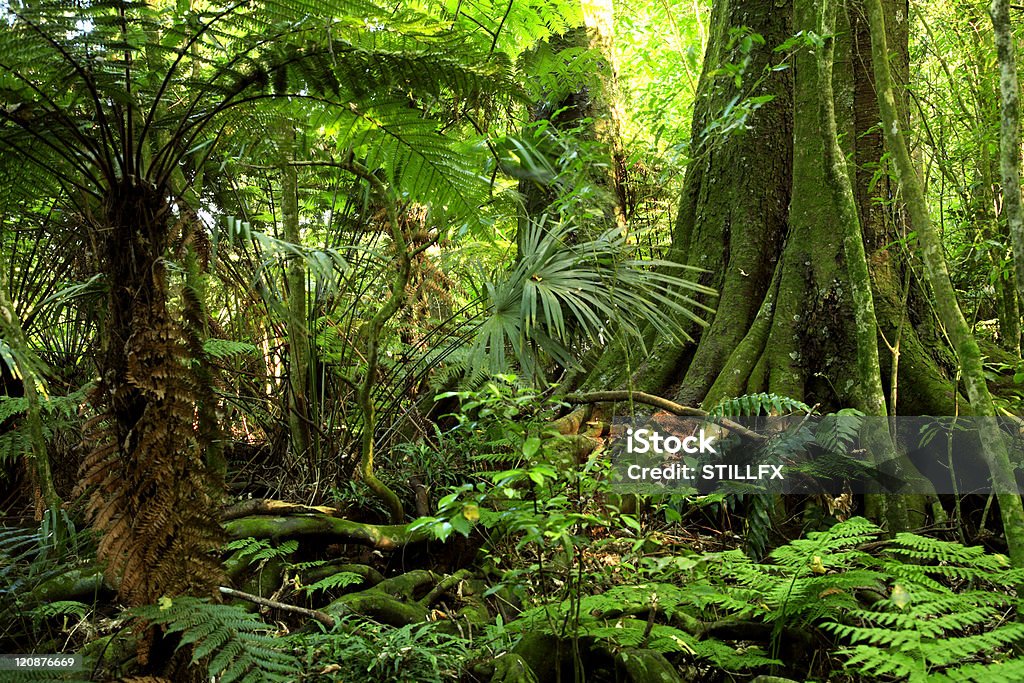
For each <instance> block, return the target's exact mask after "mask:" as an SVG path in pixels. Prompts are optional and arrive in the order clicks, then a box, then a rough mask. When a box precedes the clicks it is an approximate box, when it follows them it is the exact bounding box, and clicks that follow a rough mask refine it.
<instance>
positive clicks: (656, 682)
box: [615, 648, 683, 683]
mask: <svg viewBox="0 0 1024 683" xmlns="http://www.w3.org/2000/svg"><path fill="white" fill-rule="evenodd" d="M615 668H616V669H617V671H618V673H619V674H620V675H621V676H622V677H623V678H625V680H627V681H631V683H683V678H682V677H681V676H680V675H679V672H678V671H676V668H675V667H674V666H672V664H671V663H670V662H669V661H668V660H667V659H665V655H663V654H661V653H660V652H658V651H657V650H643V649H638V648H627V649H624V650H621V651H619V652H618V653H617V654H616V655H615Z"/></svg>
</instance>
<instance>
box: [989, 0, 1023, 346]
mask: <svg viewBox="0 0 1024 683" xmlns="http://www.w3.org/2000/svg"><path fill="white" fill-rule="evenodd" d="M989 14H990V15H991V17H992V30H993V34H994V36H995V42H996V53H997V55H998V57H999V92H1000V95H1001V101H1002V117H1001V119H1000V127H999V171H1000V175H1001V176H1002V181H1003V213H1004V214H1005V215H1006V224H1007V226H1008V228H1009V232H1010V242H1011V244H1012V245H1013V264H1014V273H1015V274H1016V280H1017V283H1016V284H1017V300H1018V301H1024V207H1022V206H1021V196H1020V85H1019V84H1018V82H1017V55H1016V52H1015V49H1016V48H1015V46H1014V44H1013V30H1012V27H1011V26H1010V3H1009V1H1008V0H992V3H991V4H990V5H989ZM1018 348H1019V340H1018Z"/></svg>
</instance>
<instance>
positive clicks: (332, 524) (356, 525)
mask: <svg viewBox="0 0 1024 683" xmlns="http://www.w3.org/2000/svg"><path fill="white" fill-rule="evenodd" d="M223 526H224V531H225V532H226V533H227V536H228V538H230V539H232V540H234V539H238V538H247V537H250V536H251V537H253V538H264V539H271V540H280V539H287V538H295V537H298V536H331V537H334V538H336V539H338V540H339V541H341V542H343V543H359V544H361V545H367V546H370V547H371V548H376V549H378V550H396V549H398V548H402V547H405V546H407V545H410V544H412V543H417V542H420V541H425V540H427V538H428V534H427V532H426V531H425V530H413V529H412V528H411V526H412V525H410V524H387V525H383V524H363V523H361V522H352V521H349V520H347V519H338V518H336V517H328V516H327V515H324V514H320V513H316V514H312V515H301V516H300V515H292V516H287V517H281V516H277V515H266V516H264V515H254V516H249V517H240V518H238V519H231V520H228V521H226V522H224V524H223Z"/></svg>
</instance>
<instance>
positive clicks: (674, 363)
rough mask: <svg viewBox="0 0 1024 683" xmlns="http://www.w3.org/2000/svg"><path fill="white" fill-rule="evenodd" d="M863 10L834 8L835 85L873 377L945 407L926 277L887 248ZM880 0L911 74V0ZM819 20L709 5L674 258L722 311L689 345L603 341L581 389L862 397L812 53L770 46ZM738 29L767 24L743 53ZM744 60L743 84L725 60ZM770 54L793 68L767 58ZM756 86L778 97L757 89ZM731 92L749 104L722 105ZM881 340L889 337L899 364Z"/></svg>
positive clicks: (917, 410)
mask: <svg viewBox="0 0 1024 683" xmlns="http://www.w3.org/2000/svg"><path fill="white" fill-rule="evenodd" d="M863 12H864V8H863V5H862V4H861V2H851V3H848V4H847V11H846V12H841V13H840V16H839V17H838V29H837V33H838V36H839V37H838V41H837V45H836V61H835V69H834V71H835V73H834V79H833V85H834V90H835V116H836V125H837V131H838V133H839V139H840V142H841V145H842V149H843V151H844V152H845V153H846V155H847V156H849V157H850V158H851V160H852V161H853V166H852V168H853V172H852V176H853V178H852V180H853V192H854V196H855V199H856V205H857V211H858V218H859V221H860V224H861V228H862V231H863V233H864V245H865V250H866V257H867V261H868V264H869V266H870V272H871V279H872V286H873V295H874V302H875V308H876V318H877V323H878V327H879V330H880V331H881V333H882V334H881V335H879V338H878V343H879V345H880V346H879V363H880V367H881V371H882V379H883V382H884V385H885V388H886V395H887V397H888V398H889V401H890V403H891V402H892V399H893V397H895V399H896V405H895V409H894V407H893V406H890V407H889V408H890V411H891V412H892V413H893V414H895V413H897V412H899V413H904V414H951V413H952V411H953V409H954V400H955V397H956V391H955V385H954V382H953V381H952V380H951V377H952V376H953V372H952V371H951V368H952V367H953V365H954V363H953V360H952V357H951V354H950V353H949V351H948V349H946V348H945V347H944V346H943V344H942V343H941V341H940V335H939V332H938V329H937V325H936V322H935V319H934V316H933V315H932V314H931V313H930V309H929V307H928V306H927V305H926V301H925V299H924V296H923V293H922V290H921V285H920V283H917V282H916V281H914V280H913V278H911V277H910V276H909V274H908V273H909V268H908V263H907V259H908V258H909V257H908V256H907V255H906V253H907V252H906V250H904V249H901V248H900V247H899V246H898V244H897V246H894V243H898V241H899V238H900V237H901V235H902V234H903V232H904V231H905V228H903V221H902V211H901V209H900V208H899V207H898V206H894V205H893V203H892V201H891V197H892V196H895V195H893V194H890V191H891V189H892V188H890V186H889V181H888V176H887V174H886V173H885V172H884V171H885V170H886V169H884V168H882V158H883V140H882V137H881V134H880V132H879V115H878V107H877V102H876V100H875V97H874V84H873V75H872V73H871V70H870V41H869V40H868V33H867V26H866V23H865V21H864V15H863ZM886 12H887V16H890V17H891V18H892V21H891V27H890V34H891V42H892V44H893V45H896V46H898V48H897V56H896V59H895V62H896V64H895V67H894V70H895V72H896V73H897V74H898V77H900V78H904V79H905V78H906V71H907V67H906V65H907V56H906V45H907V16H908V14H907V6H906V2H905V1H901V0H886ZM816 23H817V22H816V17H815V14H814V11H813V5H812V3H809V2H803V1H797V2H795V1H794V0H778V1H777V2H774V3H764V2H759V1H755V0H732V1H728V2H726V1H723V0H720V1H718V2H715V3H714V6H713V8H712V15H711V22H710V30H709V41H708V48H707V54H706V57H705V64H704V70H703V73H702V75H701V80H700V84H699V86H698V93H697V98H696V102H697V104H696V109H695V112H694V119H693V128H692V143H691V147H692V157H693V161H692V162H691V164H690V166H689V167H688V169H687V177H686V180H685V184H684V191H683V197H682V201H681V203H680V210H679V215H678V221H677V225H676V229H675V232H674V234H673V249H672V254H671V258H673V259H675V260H677V261H680V262H683V263H687V264H689V265H693V266H698V267H701V268H704V269H706V271H707V272H706V273H705V274H703V275H702V276H701V279H702V281H703V283H704V284H708V285H710V286H712V287H714V288H716V289H717V290H718V291H719V297H718V299H717V301H712V302H709V303H711V304H712V305H714V306H715V307H716V308H717V312H716V313H715V314H714V315H713V316H712V317H711V319H710V320H709V323H710V324H709V325H708V327H706V328H704V329H703V330H702V329H701V328H699V327H697V326H695V325H689V331H690V332H691V334H693V336H694V337H695V338H696V341H695V342H694V343H690V344H685V345H679V344H674V343H670V342H668V341H665V340H659V339H653V338H652V339H650V347H651V351H650V352H649V353H646V354H643V355H642V356H641V355H639V354H637V355H636V356H633V357H631V356H630V354H629V351H628V350H623V349H621V348H616V347H615V346H614V345H613V346H611V347H609V349H608V350H607V351H606V352H605V354H604V355H603V356H602V358H600V359H599V360H598V361H597V363H596V365H595V367H594V368H593V369H592V371H591V372H590V374H589V376H588V377H587V379H586V381H585V384H586V386H587V387H588V388H594V389H598V388H601V389H605V388H616V387H620V386H624V385H627V384H632V386H633V388H635V389H638V390H644V391H649V392H652V393H658V394H662V395H671V396H673V397H674V398H675V399H676V400H677V401H678V402H680V403H683V404H687V405H699V404H703V405H704V406H705V407H709V406H710V405H713V404H714V403H716V402H718V401H719V400H721V399H723V398H726V397H730V396H736V395H741V394H745V393H752V392H758V391H771V392H774V393H778V394H785V395H788V396H792V397H795V398H802V399H804V400H806V401H809V402H812V403H815V402H817V403H821V404H822V405H823V406H825V407H839V406H849V405H862V404H863V402H864V387H865V383H864V381H863V379H862V377H861V376H860V373H859V370H858V365H857V355H856V349H857V346H856V343H855V330H856V325H855V318H854V302H853V298H852V290H851V287H850V281H849V276H848V273H847V268H846V264H845V259H844V255H843V246H842V242H841V239H840V235H839V233H838V232H837V230H836V220H835V215H836V212H835V206H834V202H833V199H832V193H831V192H830V190H829V188H828V186H827V184H826V181H825V174H824V167H823V151H824V150H823V148H822V132H821V125H820V120H819V117H818V85H817V66H816V60H815V56H814V54H813V51H812V50H810V49H808V48H805V47H802V48H799V49H796V51H795V54H787V53H785V52H776V51H774V48H775V47H777V46H779V45H781V44H782V43H784V42H785V41H786V40H787V39H788V38H789V37H791V36H792V35H794V34H795V33H796V32H798V31H812V30H814V29H815V28H816ZM739 27H747V28H748V29H749V30H750V31H752V32H755V33H757V34H760V35H761V36H763V38H764V45H763V46H757V45H756V42H755V45H754V47H753V49H752V50H751V51H750V52H749V54H745V53H744V51H743V50H744V44H743V41H741V40H736V39H735V35H736V30H737V29H738V28H739ZM744 62H745V63H746V66H745V68H744V70H743V77H742V83H741V85H740V87H739V88H737V87H736V84H735V80H734V78H733V75H732V73H726V71H725V70H723V68H722V67H723V66H725V65H730V64H741V63H744ZM780 62H786V63H787V64H788V68H785V69H780V70H771V69H772V67H774V66H777V65H778V64H779V63H780ZM763 95H771V96H772V97H773V99H772V100H771V101H769V102H767V103H759V102H758V100H756V99H751V98H758V97H760V96H763ZM737 96H740V98H741V102H743V101H745V102H747V103H748V104H750V105H752V106H747V107H744V106H742V105H741V106H735V104H733V106H731V107H730V103H733V102H734V100H735V98H736V97H737ZM758 105H759V106H758ZM727 112H730V113H727ZM737 112H746V119H745V121H743V122H742V124H743V125H739V126H732V130H731V132H726V133H720V132H718V131H721V130H724V129H728V128H730V125H729V124H731V123H735V121H734V119H732V118H731V117H735V116H736V115H737ZM880 170H881V171H883V173H881V174H879V171H880ZM886 341H888V344H886ZM890 346H892V347H894V348H896V349H898V351H899V356H898V362H895V361H896V358H897V356H896V354H894V353H892V352H891V351H890V348H889V347H890ZM894 365H895V366H896V368H897V377H898V380H897V382H896V383H895V387H894V383H893V381H892V369H893V367H894Z"/></svg>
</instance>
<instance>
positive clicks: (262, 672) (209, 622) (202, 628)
mask: <svg viewBox="0 0 1024 683" xmlns="http://www.w3.org/2000/svg"><path fill="white" fill-rule="evenodd" d="M129 613H130V614H131V615H132V616H135V617H137V618H139V619H142V620H144V621H145V622H147V623H149V624H152V625H158V626H163V627H164V629H165V630H166V632H167V633H170V634H175V633H177V634H180V636H181V637H180V643H179V648H180V647H183V646H186V645H191V646H193V648H192V662H193V663H194V664H198V663H200V661H201V660H203V659H205V658H206V657H208V656H209V655H213V657H212V659H210V660H209V661H208V662H207V664H206V668H207V671H208V672H209V675H210V676H211V677H217V678H218V680H220V681H222V682H223V683H233V682H234V681H239V682H241V683H257V682H258V681H287V680H291V679H292V677H293V676H294V674H295V671H297V670H298V663H297V662H296V660H295V658H294V657H293V656H292V655H291V654H290V653H288V652H286V651H284V650H283V649H282V647H281V644H280V642H279V641H277V640H275V639H274V638H273V636H271V635H269V634H270V633H272V632H273V629H272V628H271V627H270V626H268V625H267V624H265V623H263V622H262V621H260V619H259V618H258V617H257V616H255V615H253V614H250V613H249V612H246V611H245V610H243V609H241V608H239V607H235V606H231V605H218V604H213V603H210V602H209V601H207V600H202V599H198V598H191V597H180V598H175V599H173V600H172V599H170V598H163V599H161V602H160V604H157V605H145V606H143V607H136V608H134V609H132V610H130V612H129Z"/></svg>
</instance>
